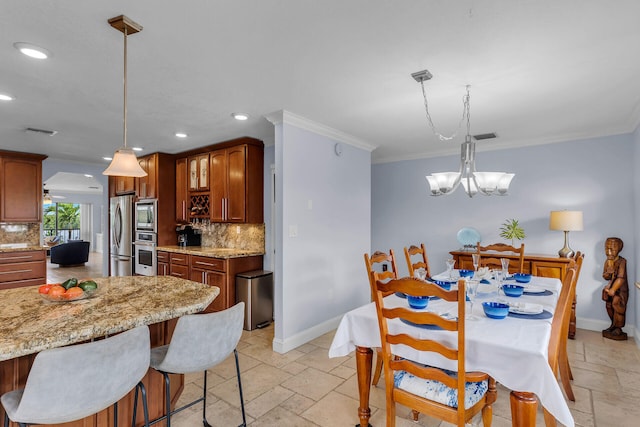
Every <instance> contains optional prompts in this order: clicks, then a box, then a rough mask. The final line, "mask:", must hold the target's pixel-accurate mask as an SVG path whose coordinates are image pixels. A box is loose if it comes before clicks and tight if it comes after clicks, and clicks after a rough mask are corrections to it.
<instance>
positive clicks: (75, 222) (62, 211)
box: [42, 203, 80, 242]
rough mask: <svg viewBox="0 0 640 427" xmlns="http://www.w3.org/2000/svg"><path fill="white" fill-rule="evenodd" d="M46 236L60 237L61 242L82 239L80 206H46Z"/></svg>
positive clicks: (54, 204) (63, 204)
mask: <svg viewBox="0 0 640 427" xmlns="http://www.w3.org/2000/svg"><path fill="white" fill-rule="evenodd" d="M43 213H44V215H43V216H42V218H43V230H44V236H45V237H48V236H60V241H61V242H67V241H69V240H78V239H80V205H79V204H78V203H48V204H45V205H44V212H43Z"/></svg>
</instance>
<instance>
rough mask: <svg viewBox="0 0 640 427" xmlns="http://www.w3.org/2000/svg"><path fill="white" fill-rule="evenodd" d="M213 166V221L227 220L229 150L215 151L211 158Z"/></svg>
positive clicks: (211, 172)
mask: <svg viewBox="0 0 640 427" xmlns="http://www.w3.org/2000/svg"><path fill="white" fill-rule="evenodd" d="M209 162H210V165H211V170H210V174H211V201H210V203H209V212H210V214H211V221H217V222H222V221H225V220H226V209H225V205H226V198H227V176H228V174H227V150H218V151H213V152H212V153H211V154H210V156H209Z"/></svg>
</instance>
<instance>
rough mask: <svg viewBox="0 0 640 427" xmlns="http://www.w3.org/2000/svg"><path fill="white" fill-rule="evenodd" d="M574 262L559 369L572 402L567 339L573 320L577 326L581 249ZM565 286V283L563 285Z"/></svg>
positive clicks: (571, 378) (573, 397) (582, 256)
mask: <svg viewBox="0 0 640 427" xmlns="http://www.w3.org/2000/svg"><path fill="white" fill-rule="evenodd" d="M572 258H573V262H574V263H575V274H574V276H573V282H574V283H573V285H572V286H573V288H574V290H573V298H572V299H571V308H570V309H569V320H568V321H567V324H568V327H567V334H566V335H565V336H564V337H561V338H562V343H561V344H560V354H559V361H558V370H559V374H560V381H561V382H562V388H563V389H564V392H565V394H566V395H567V399H569V400H570V401H572V402H575V401H576V397H575V395H574V393H573V388H572V387H571V380H573V374H572V373H571V365H569V357H568V355H567V340H568V338H569V336H570V334H569V330H570V329H571V324H572V322H573V326H574V327H575V306H576V293H577V289H578V278H579V277H580V270H581V269H582V261H583V259H584V254H583V253H581V252H580V251H578V252H576V253H575V255H574V256H573V257H572ZM572 266H573V265H572V264H570V265H569V268H572ZM563 286H564V285H563Z"/></svg>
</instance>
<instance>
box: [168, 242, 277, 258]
mask: <svg viewBox="0 0 640 427" xmlns="http://www.w3.org/2000/svg"><path fill="white" fill-rule="evenodd" d="M156 250H157V251H165V252H173V253H178V254H184V255H199V256H208V257H213V258H222V259H228V258H241V257H248V256H257V255H264V252H262V251H254V250H247V249H230V248H210V247H206V246H178V245H173V246H158V247H156Z"/></svg>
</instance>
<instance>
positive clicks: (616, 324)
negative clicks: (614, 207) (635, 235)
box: [602, 237, 629, 340]
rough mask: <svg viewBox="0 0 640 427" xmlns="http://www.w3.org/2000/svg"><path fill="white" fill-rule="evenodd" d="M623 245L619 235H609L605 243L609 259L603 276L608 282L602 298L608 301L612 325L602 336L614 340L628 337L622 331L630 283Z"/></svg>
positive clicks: (605, 264)
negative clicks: (622, 255)
mask: <svg viewBox="0 0 640 427" xmlns="http://www.w3.org/2000/svg"><path fill="white" fill-rule="evenodd" d="M622 246H623V243H622V240H621V239H619V238H617V237H609V238H608V239H607V240H606V241H605V243H604V251H605V254H606V255H607V259H606V261H605V262H604V269H603V272H602V277H603V278H604V279H605V280H607V281H608V282H607V284H606V285H605V287H604V289H602V300H603V301H605V302H606V306H607V314H608V315H609V317H610V318H611V326H609V327H608V328H607V329H605V330H604V331H602V336H603V337H605V338H609V339H612V340H626V339H627V334H626V333H625V332H623V331H622V328H623V327H624V324H625V321H626V312H627V300H628V299H629V283H628V282H627V260H626V259H624V258H623V257H621V256H620V255H619V254H620V251H621V250H622Z"/></svg>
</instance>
